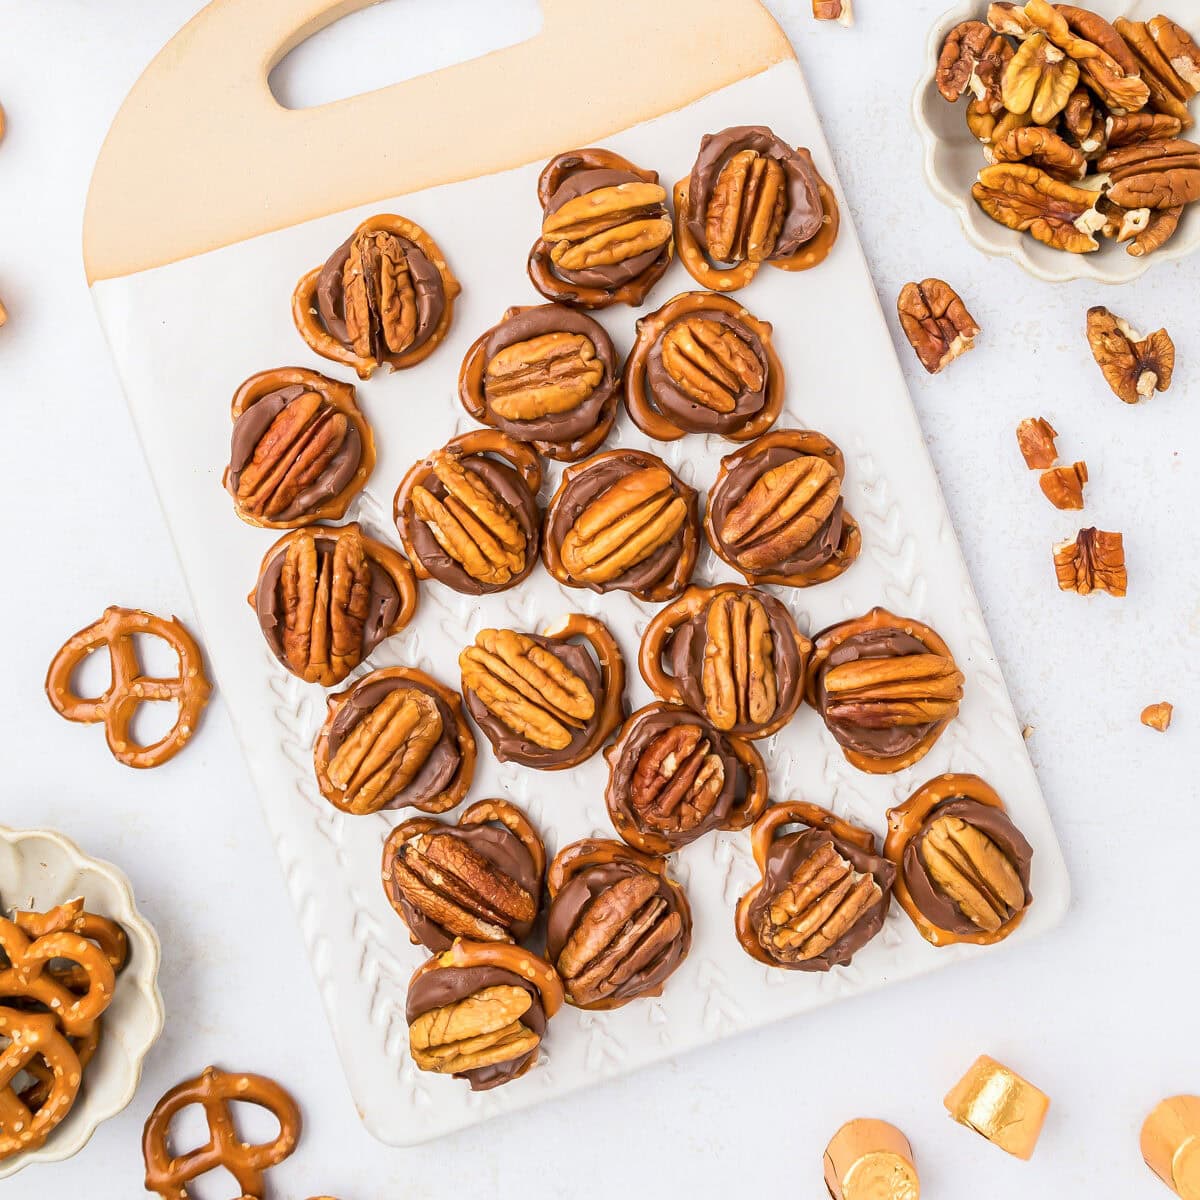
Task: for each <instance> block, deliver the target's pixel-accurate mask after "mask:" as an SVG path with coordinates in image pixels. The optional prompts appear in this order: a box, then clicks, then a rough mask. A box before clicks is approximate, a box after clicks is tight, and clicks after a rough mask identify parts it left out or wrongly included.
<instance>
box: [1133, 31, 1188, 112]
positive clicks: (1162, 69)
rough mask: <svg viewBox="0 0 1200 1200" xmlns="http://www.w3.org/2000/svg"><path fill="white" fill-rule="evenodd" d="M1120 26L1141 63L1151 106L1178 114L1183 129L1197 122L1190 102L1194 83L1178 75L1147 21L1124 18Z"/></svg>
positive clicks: (1134, 54) (1140, 66) (1139, 65)
mask: <svg viewBox="0 0 1200 1200" xmlns="http://www.w3.org/2000/svg"><path fill="white" fill-rule="evenodd" d="M1116 24H1117V29H1118V31H1119V32H1120V34H1121V37H1122V38H1123V39H1124V41H1125V44H1126V46H1128V47H1129V50H1130V52H1131V53H1132V54H1133V56H1134V58H1135V60H1136V61H1137V64H1138V70H1139V72H1140V74H1141V77H1142V79H1143V81H1144V82H1145V84H1146V88H1147V91H1148V93H1149V98H1148V99H1149V105H1150V107H1151V108H1152V109H1154V110H1156V111H1157V112H1161V113H1166V114H1167V115H1168V116H1172V117H1175V118H1176V119H1177V120H1178V121H1179V122H1180V124H1181V125H1182V126H1183V128H1184V129H1190V128H1191V127H1192V125H1193V124H1194V122H1193V120H1192V115H1191V113H1190V112H1189V110H1188V101H1189V100H1190V99H1191V98H1192V96H1193V95H1194V92H1193V91H1192V88H1191V86H1190V85H1189V84H1188V83H1186V82H1185V81H1184V80H1183V79H1181V78H1180V77H1179V75H1178V74H1176V71H1175V68H1174V67H1173V66H1172V65H1171V62H1170V60H1169V59H1168V58H1167V57H1166V55H1164V54H1163V52H1162V50H1161V49H1160V48H1159V46H1158V43H1157V42H1156V41H1155V39H1154V37H1153V36H1152V35H1151V33H1150V28H1149V26H1148V25H1147V24H1146V22H1145V21H1130V20H1127V19H1125V18H1121V19H1120V20H1118V21H1117V23H1116Z"/></svg>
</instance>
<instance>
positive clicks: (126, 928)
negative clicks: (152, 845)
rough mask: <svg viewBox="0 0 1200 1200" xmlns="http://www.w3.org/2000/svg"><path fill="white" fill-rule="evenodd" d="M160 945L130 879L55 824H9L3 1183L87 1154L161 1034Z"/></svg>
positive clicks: (3, 921)
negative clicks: (29, 1169)
mask: <svg viewBox="0 0 1200 1200" xmlns="http://www.w3.org/2000/svg"><path fill="white" fill-rule="evenodd" d="M158 966H159V943H158V938H157V936H156V935H155V933H154V930H153V929H152V928H151V927H150V925H149V924H148V923H147V922H146V920H145V919H144V918H143V917H142V916H141V915H140V914H139V913H138V911H137V909H136V908H135V906H134V899H133V889H132V888H131V887H130V885H129V881H128V880H127V879H126V878H125V876H124V875H122V874H121V872H120V871H118V870H117V868H116V867H114V866H112V865H111V864H110V863H106V862H103V861H101V860H100V859H96V858H89V857H87V856H86V855H85V854H84V853H83V852H82V851H81V850H80V849H79V847H78V846H76V845H75V843H74V842H72V841H70V840H69V839H67V838H65V837H63V836H62V835H61V834H58V833H52V832H50V831H49V830H43V829H39V830H15V829H6V828H5V827H4V826H0V1179H4V1178H6V1177H7V1176H9V1175H12V1174H14V1173H15V1172H17V1171H19V1170H21V1169H22V1168H23V1167H26V1166H29V1165H30V1164H32V1163H35V1162H56V1161H58V1160H59V1159H64V1158H69V1157H70V1156H71V1155H73V1154H75V1153H77V1152H78V1151H79V1150H81V1149H82V1148H83V1147H84V1145H85V1144H86V1143H87V1141H88V1139H89V1138H90V1137H91V1136H92V1134H93V1133H94V1132H95V1131H96V1128H97V1127H98V1126H99V1125H100V1123H101V1122H102V1121H105V1120H107V1119H108V1118H109V1117H111V1116H115V1115H116V1114H117V1113H119V1112H120V1111H121V1110H122V1109H123V1108H124V1107H125V1106H126V1105H127V1104H128V1103H129V1102H130V1100H132V1099H133V1094H134V1091H135V1090H136V1088H137V1085H138V1080H139V1079H140V1078H141V1073H142V1063H143V1061H144V1060H145V1057H146V1055H147V1053H148V1052H149V1050H150V1047H151V1046H152V1045H153V1044H154V1042H155V1040H156V1039H157V1038H158V1035H159V1033H161V1032H162V1027H163V1003H162V996H161V995H160V994H159V990H158V982H157V979H158Z"/></svg>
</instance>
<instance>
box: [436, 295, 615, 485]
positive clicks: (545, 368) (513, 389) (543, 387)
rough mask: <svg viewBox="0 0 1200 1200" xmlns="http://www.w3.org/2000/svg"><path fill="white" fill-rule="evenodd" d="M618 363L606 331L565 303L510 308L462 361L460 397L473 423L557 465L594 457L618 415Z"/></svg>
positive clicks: (476, 341)
mask: <svg viewBox="0 0 1200 1200" xmlns="http://www.w3.org/2000/svg"><path fill="white" fill-rule="evenodd" d="M620 381H621V364H620V361H619V359H618V358H617V352H616V350H615V348H614V347H613V344H612V339H611V338H610V337H609V336H608V334H607V333H606V332H605V330H604V327H603V326H602V325H600V324H599V323H598V322H597V321H593V320H592V318H591V317H589V316H588V315H587V314H586V313H581V312H576V311H575V310H574V309H573V308H567V307H566V305H564V304H539V305H534V306H531V307H516V308H510V309H509V310H508V311H507V312H506V313H505V314H504V318H503V319H502V320H501V322H500V323H499V324H498V325H495V326H493V327H492V328H491V329H489V330H488V331H487V333H485V334H483V335H482V336H481V337H479V338H477V339H476V340H475V342H474V343H473V344H472V346H471V348H470V350H468V351H467V356H466V358H464V359H463V365H462V370H461V371H460V372H459V376H458V397H459V399H460V400H461V401H462V405H463V408H465V409H466V410H467V412H469V413H470V414H471V416H473V417H474V418H475V420H477V421H482V422H483V424H485V425H491V426H492V427H493V428H495V429H498V430H500V432H501V433H506V434H508V436H509V437H512V438H519V439H520V440H521V441H525V442H532V443H533V445H534V446H535V447H536V449H537V451H538V453H539V454H544V455H545V456H546V457H547V458H554V459H558V460H559V461H560V462H578V460H579V459H581V458H586V457H587V455H589V454H593V453H595V451H597V450H598V449H599V448H600V445H601V443H602V442H603V441H604V439H605V438H606V437H607V436H608V431H609V430H610V429H611V428H612V423H613V420H614V418H615V417H616V415H617V400H618V394H617V392H618V386H619V384H620Z"/></svg>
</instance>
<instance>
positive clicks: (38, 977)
mask: <svg viewBox="0 0 1200 1200" xmlns="http://www.w3.org/2000/svg"><path fill="white" fill-rule="evenodd" d="M0 951H3V952H4V955H5V957H6V959H7V960H8V965H7V966H6V967H4V968H2V969H0V1000H32V1001H35V1002H36V1003H38V1004H40V1005H43V1006H44V1007H45V1008H47V1009H49V1010H50V1012H51V1014H53V1016H54V1017H55V1019H56V1020H57V1021H58V1023H59V1024H60V1025H61V1026H62V1029H63V1032H64V1033H68V1034H71V1035H73V1036H83V1035H85V1034H88V1033H90V1032H91V1029H92V1026H93V1024H94V1023H95V1021H96V1019H97V1018H98V1017H100V1016H101V1014H102V1013H103V1012H104V1011H105V1009H107V1008H108V1006H109V1005H110V1004H111V1003H112V997H113V983H114V980H115V975H114V972H113V968H112V966H111V964H110V963H109V961H108V959H107V958H106V957H105V956H104V953H103V951H101V949H100V948H99V947H98V946H95V945H93V944H92V943H91V942H89V941H88V940H87V938H84V937H80V935H79V934H77V933H67V932H59V933H47V934H45V935H44V936H43V937H39V938H37V939H36V940H30V939H29V938H28V937H26V936H25V934H24V933H23V932H22V931H21V929H20V927H19V926H18V925H16V924H14V923H13V922H12V921H7V920H5V919H4V918H3V917H0ZM55 959H67V960H69V961H70V962H72V963H75V964H76V965H77V966H78V967H79V968H80V969H81V971H83V973H84V975H83V977H82V978H83V982H84V984H85V985H86V986H85V987H84V988H83V990H82V991H80V992H75V991H72V990H71V989H70V988H68V987H67V986H66V985H65V984H64V983H63V982H61V980H60V979H58V978H56V977H55V974H54V972H53V971H52V970H51V963H52V962H53V961H54V960H55Z"/></svg>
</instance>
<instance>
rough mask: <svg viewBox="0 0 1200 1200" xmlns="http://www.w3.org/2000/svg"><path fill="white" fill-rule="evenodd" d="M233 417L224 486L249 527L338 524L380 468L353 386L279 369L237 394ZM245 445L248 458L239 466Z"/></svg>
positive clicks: (302, 371)
mask: <svg viewBox="0 0 1200 1200" xmlns="http://www.w3.org/2000/svg"><path fill="white" fill-rule="evenodd" d="M260 404H265V405H266V408H259V405H260ZM272 412H273V413H274V415H273V416H272V415H270V414H271V413H272ZM264 414H266V415H264ZM232 416H233V435H232V443H233V444H232V447H231V454H230V465H229V466H227V467H226V468H225V474H224V476H223V477H222V480H221V482H222V484H223V485H224V487H225V490H226V491H227V492H228V493H229V494H230V495H231V496H232V497H233V507H234V511H235V512H236V513H237V515H238V516H239V517H241V519H242V520H243V521H245V522H246V523H247V524H248V525H258V526H261V527H263V528H266V529H294V528H296V527H297V526H300V525H308V524H311V523H312V522H315V521H340V520H341V519H342V517H344V516H345V515H346V509H347V508H349V507H350V501H351V500H353V499H354V497H355V496H356V495H357V494H358V493H359V492H360V491H362V489H363V487H364V486H365V485H366V482H367V480H368V479H369V478H370V476H371V472H372V470H374V468H375V435H374V434H373V433H372V432H371V426H370V425H369V424H368V422H367V419H366V418H365V417H364V416H363V414H362V412H361V411H360V410H359V407H358V405H357V404H356V403H355V399H354V388H353V387H351V386H350V385H349V384H348V383H339V382H338V381H337V380H336V379H330V378H328V377H327V376H325V375H321V374H319V373H318V372H316V371H307V370H305V369H304V368H302V367H279V368H277V369H276V370H273V371H260V372H259V373H258V374H257V375H251V376H250V378H249V379H247V380H246V382H245V383H243V384H242V385H241V387H239V388H238V390H237V392H236V393H234V397H233V405H232ZM243 418H245V420H243ZM242 439H245V440H246V442H247V443H248V445H247V446H245V447H242V446H240V442H241V440H242ZM239 448H240V449H241V450H242V458H243V461H242V462H241V463H240V464H239V465H237V466H236V467H235V465H234V460H235V457H236V456H237V454H238V451H239ZM248 451H249V452H248Z"/></svg>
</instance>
